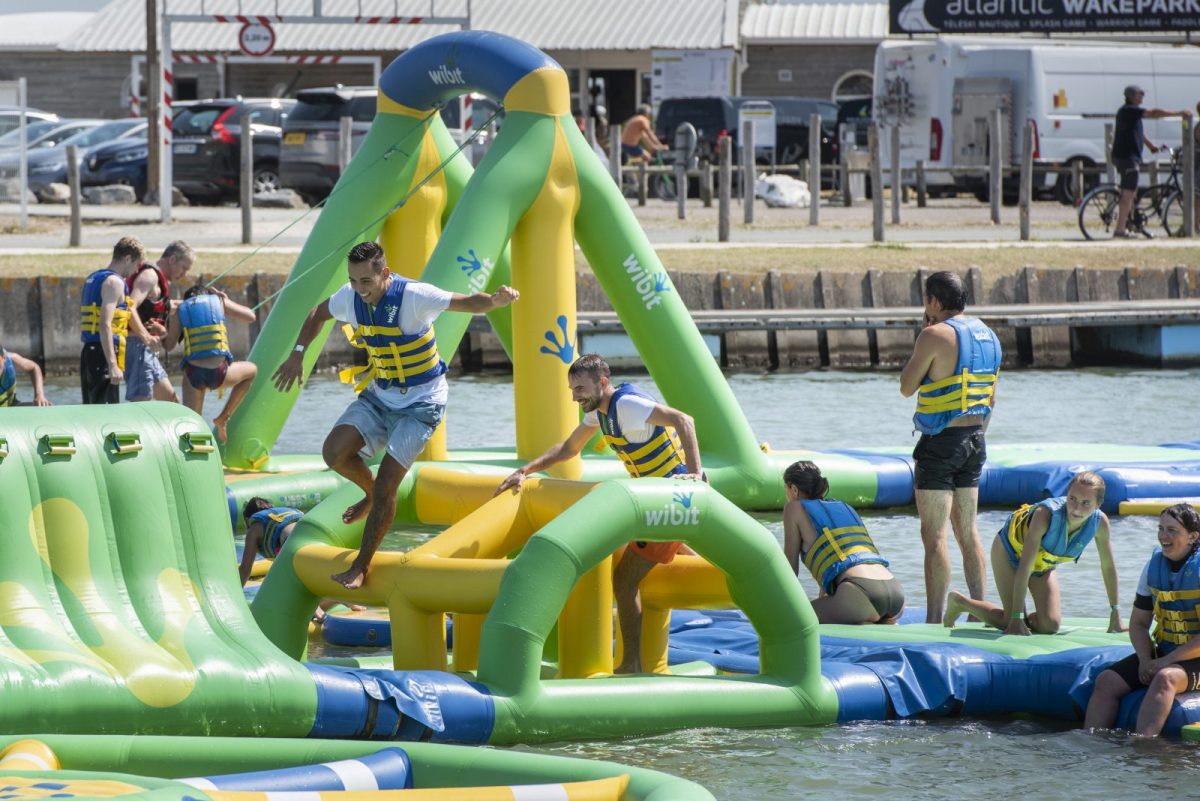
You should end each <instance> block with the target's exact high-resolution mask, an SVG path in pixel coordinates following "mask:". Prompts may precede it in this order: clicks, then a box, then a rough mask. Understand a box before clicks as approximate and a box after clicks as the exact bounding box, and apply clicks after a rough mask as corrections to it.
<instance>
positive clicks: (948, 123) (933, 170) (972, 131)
mask: <svg viewBox="0 0 1200 801" xmlns="http://www.w3.org/2000/svg"><path fill="white" fill-rule="evenodd" d="M1198 76H1200V49H1197V48H1194V47H1171V46H1166V45H1146V44H1113V43H1104V44H1097V43H1095V42H1076V41H1048V40H1045V39H1038V40H1023V39H1015V38H1014V39H1005V38H986V39H985V38H977V37H954V36H944V37H939V38H937V39H930V40H925V41H894V42H891V41H889V42H883V43H882V44H880V45H879V47H878V49H877V50H876V51H875V88H874V116H875V119H877V120H880V121H881V122H891V121H893V120H895V119H897V118H899V119H900V120H901V137H900V163H901V166H903V167H912V166H914V165H915V164H916V162H917V160H918V159H924V160H925V165H926V170H927V173H926V180H927V182H928V184H929V186H930V187H931V188H933V189H935V190H936V189H938V188H945V189H949V188H956V189H974V190H976V191H982V190H983V188H984V187H985V186H986V178H983V177H976V176H964V175H959V176H952V175H951V174H950V173H948V172H945V171H944V170H943V171H939V169H938V168H939V167H941V168H945V167H986V166H987V164H988V119H989V118H990V115H991V113H992V110H993V109H995V108H1000V109H1001V110H1002V111H1003V112H1004V124H1005V127H1006V129H1007V130H1006V132H1005V139H1004V147H1005V161H1006V162H1007V163H1009V164H1012V165H1017V164H1020V161H1021V129H1022V126H1023V123H1024V121H1025V120H1033V122H1034V131H1035V137H1034V162H1035V164H1044V165H1054V166H1059V165H1065V166H1069V165H1070V164H1071V163H1072V162H1074V161H1079V162H1081V163H1082V164H1083V165H1085V166H1090V165H1096V164H1103V163H1104V162H1105V161H1106V158H1105V152H1104V125H1105V123H1111V122H1112V121H1113V119H1114V116H1115V114H1116V111H1117V109H1118V108H1119V107H1120V106H1121V104H1122V102H1123V95H1122V89H1123V88H1124V87H1125V86H1127V85H1129V84H1138V85H1140V86H1142V87H1143V88H1144V89H1145V90H1146V98H1145V101H1144V104H1145V105H1146V107H1148V108H1155V107H1157V108H1166V109H1183V108H1194V106H1195V104H1196V101H1197V100H1198V99H1200V83H1198V81H1197V77H1198ZM1145 131H1146V135H1147V136H1148V137H1149V138H1150V141H1152V142H1155V143H1156V144H1167V145H1172V146H1178V144H1179V142H1180V140H1181V136H1180V129H1179V120H1178V119H1165V120H1146V122H1145ZM880 154H881V156H882V160H883V164H884V165H885V170H886V166H887V165H888V164H890V163H891V152H890V136H882V137H881V138H880ZM1034 176H1035V177H1034V182H1035V190H1037V189H1045V190H1049V189H1053V190H1055V192H1056V194H1057V196H1058V197H1059V199H1060V200H1063V201H1064V202H1068V201H1069V200H1071V194H1072V193H1071V191H1070V182H1069V179H1068V178H1067V176H1065V175H1063V176H1056V175H1054V174H1052V173H1051V174H1044V173H1037V172H1035V173H1034ZM1006 183H1008V182H1006ZM1013 186H1014V189H1015V183H1014V184H1013Z"/></svg>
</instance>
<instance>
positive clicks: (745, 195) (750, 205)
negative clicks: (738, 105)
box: [742, 120, 758, 225]
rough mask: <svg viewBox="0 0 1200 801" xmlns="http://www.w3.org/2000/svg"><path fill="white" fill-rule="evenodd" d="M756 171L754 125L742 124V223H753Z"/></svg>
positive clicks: (750, 123) (751, 123)
mask: <svg viewBox="0 0 1200 801" xmlns="http://www.w3.org/2000/svg"><path fill="white" fill-rule="evenodd" d="M756 172H758V169H757V168H756V167H755V164H754V123H753V122H752V121H750V120H746V121H745V122H744V123H742V222H744V223H746V224H747V225H750V224H751V223H753V222H754V181H755V179H757V177H758V176H757V175H755V173H756Z"/></svg>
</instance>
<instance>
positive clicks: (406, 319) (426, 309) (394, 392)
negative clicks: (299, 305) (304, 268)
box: [329, 281, 452, 409]
mask: <svg viewBox="0 0 1200 801" xmlns="http://www.w3.org/2000/svg"><path fill="white" fill-rule="evenodd" d="M357 294H358V293H356V292H355V291H354V290H353V289H352V288H351V286H350V284H348V283H347V284H346V285H345V286H343V287H342V288H341V289H339V290H338V291H337V292H334V293H333V297H331V298H330V299H329V313H330V314H332V315H333V318H334V319H335V320H338V321H339V322H343V323H350V324H351V325H355V324H357V322H358V320H357V319H356V318H355V316H354V298H355V297H356V296H357ZM451 297H452V295H451V293H449V292H447V291H446V290H444V289H440V288H439V287H436V286H434V285H433V284H426V283H422V282H420V281H410V282H409V284H408V286H406V287H405V288H404V298H403V300H402V301H401V302H400V320H399V324H400V330H401V331H402V332H404V333H405V334H415V333H417V332H419V331H423V330H424V329H426V328H428V327H429V326H431V325H433V321H434V320H436V319H437V316H438V315H439V314H441V313H442V312H444V311H445V310H446V308H447V307H448V306H449V305H450V298H451ZM443 358H444V357H443ZM365 391H366V392H373V393H375V397H376V398H378V399H379V400H380V401H382V402H383V404H384V405H385V406H387V407H389V408H392V409H403V408H404V407H406V406H411V405H413V404H414V403H441V404H445V403H446V399H447V397H448V396H449V392H448V387H447V385H446V376H445V374H442V375H440V376H438V377H437V378H435V379H433V380H432V381H428V382H426V383H424V384H418V385H417V386H415V387H412V388H410V389H407V390H402V389H400V388H398V387H388V388H387V389H380V388H379V385H378V384H376V383H375V382H374V381H372V382H371V385H370V386H369V387H367V389H366V390H365Z"/></svg>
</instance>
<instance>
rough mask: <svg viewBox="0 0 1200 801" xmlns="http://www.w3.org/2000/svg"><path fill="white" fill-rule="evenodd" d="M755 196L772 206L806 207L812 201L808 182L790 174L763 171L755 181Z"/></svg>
mask: <svg viewBox="0 0 1200 801" xmlns="http://www.w3.org/2000/svg"><path fill="white" fill-rule="evenodd" d="M754 196H755V197H760V198H762V199H763V200H764V201H766V203H767V205H768V206H770V207H772V208H788V209H806V208H808V205H809V204H810V203H812V193H811V192H809V191H808V184H806V183H805V182H804V181H800V180H798V179H796V178H793V177H791V176H790V175H767V174H766V173H763V174H762V175H760V176H758V180H757V181H755V182H754Z"/></svg>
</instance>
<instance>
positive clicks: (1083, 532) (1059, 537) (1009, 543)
mask: <svg viewBox="0 0 1200 801" xmlns="http://www.w3.org/2000/svg"><path fill="white" fill-rule="evenodd" d="M1038 507H1043V508H1045V509H1046V510H1047V511H1048V512H1050V525H1049V526H1048V527H1047V528H1046V533H1045V534H1043V535H1042V544H1041V546H1040V547H1039V548H1038V555H1037V561H1035V562H1034V563H1033V572H1035V573H1044V572H1046V571H1048V570H1053V569H1054V568H1056V567H1058V566H1059V565H1061V564H1062V563H1064V562H1078V561H1079V555H1080V554H1082V553H1083V550H1084V549H1085V548H1087V546H1088V543H1090V542H1091V541H1092V539H1093V538H1095V536H1096V529H1097V528H1099V526H1100V516H1101V512H1100V510H1099V509H1096V510H1095V511H1093V512H1092V514H1091V515H1090V516H1089V517H1088V519H1087V520H1085V521H1084V522H1083V525H1082V526H1080V527H1079V528H1078V529H1077V530H1076V531H1075V532H1074V533H1073V534H1068V533H1067V499H1066V498H1047V499H1046V500H1044V501H1039V502H1037V503H1035V504H1033V505H1032V506H1031V505H1029V504H1025V505H1024V506H1022V507H1021V508H1020V509H1018V510H1017V511H1015V512H1013V513H1012V514H1011V515H1009V516H1008V520H1006V521H1004V525H1003V526H1002V527H1001V528H1000V541H1001V542H1002V543H1003V544H1004V550H1006V551H1008V561H1009V562H1011V563H1012V566H1013V567H1016V566H1017V565H1018V564H1020V562H1021V552H1022V549H1023V546H1024V543H1025V534H1026V533H1028V531H1029V524H1030V523H1031V522H1032V521H1033V513H1034V512H1036V511H1037V509H1038Z"/></svg>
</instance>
